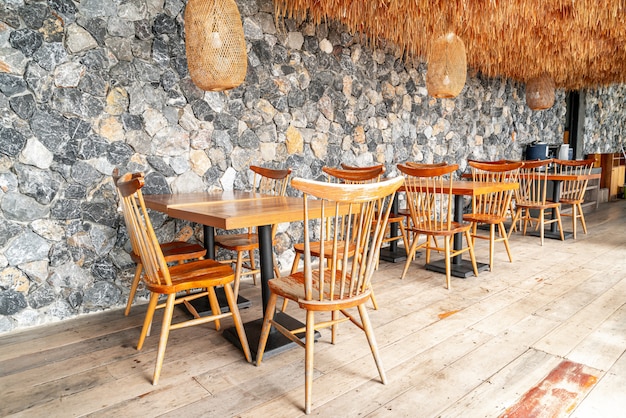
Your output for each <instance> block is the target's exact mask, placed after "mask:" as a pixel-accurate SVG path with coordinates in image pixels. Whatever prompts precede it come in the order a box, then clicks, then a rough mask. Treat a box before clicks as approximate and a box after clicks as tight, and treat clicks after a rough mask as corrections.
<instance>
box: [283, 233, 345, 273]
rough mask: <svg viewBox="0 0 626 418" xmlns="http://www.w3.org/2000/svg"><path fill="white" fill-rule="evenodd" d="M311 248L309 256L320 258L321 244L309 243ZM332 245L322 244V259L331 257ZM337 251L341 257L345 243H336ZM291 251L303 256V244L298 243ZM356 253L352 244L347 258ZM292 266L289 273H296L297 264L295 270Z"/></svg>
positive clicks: (328, 243) (329, 243)
mask: <svg viewBox="0 0 626 418" xmlns="http://www.w3.org/2000/svg"><path fill="white" fill-rule="evenodd" d="M310 246H311V255H312V256H313V257H320V256H321V252H322V243H321V242H319V241H317V242H315V241H314V242H312V243H310ZM332 248H333V246H332V243H331V242H328V241H327V242H325V243H324V258H330V257H332ZM336 248H337V251H339V252H340V256H343V252H344V251H345V250H346V243H345V242H339V243H337V246H336ZM293 249H294V250H295V251H296V252H297V253H300V254H304V243H303V242H298V243H296V244H294V245H293ZM355 251H356V245H355V244H354V243H352V244H350V245H349V246H348V257H352V256H354V253H355ZM293 267H294V266H292V270H291V273H292V274H293V273H295V272H296V271H298V269H297V267H298V266H297V264H296V265H295V267H296V268H295V269H294V268H293Z"/></svg>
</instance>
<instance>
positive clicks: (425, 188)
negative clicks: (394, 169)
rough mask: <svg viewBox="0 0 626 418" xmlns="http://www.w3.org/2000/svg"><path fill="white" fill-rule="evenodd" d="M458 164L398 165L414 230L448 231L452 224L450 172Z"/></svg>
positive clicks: (455, 168)
mask: <svg viewBox="0 0 626 418" xmlns="http://www.w3.org/2000/svg"><path fill="white" fill-rule="evenodd" d="M458 168H459V166H458V165H457V164H451V165H445V166H438V165H433V166H430V167H410V166H408V165H407V164H398V170H400V172H402V173H403V174H404V189H405V192H406V200H407V206H408V207H409V212H410V214H411V221H412V222H413V226H414V228H415V229H420V230H423V231H433V232H436V231H449V230H450V229H451V225H452V173H453V172H454V171H456V170H457V169H458Z"/></svg>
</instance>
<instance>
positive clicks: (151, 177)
mask: <svg viewBox="0 0 626 418" xmlns="http://www.w3.org/2000/svg"><path fill="white" fill-rule="evenodd" d="M142 190H143V192H144V193H145V194H167V193H172V191H171V190H170V186H169V185H168V184H167V180H166V179H165V177H163V175H162V174H160V173H155V172H152V173H149V174H148V175H147V176H146V185H145V186H144V187H143V189H142Z"/></svg>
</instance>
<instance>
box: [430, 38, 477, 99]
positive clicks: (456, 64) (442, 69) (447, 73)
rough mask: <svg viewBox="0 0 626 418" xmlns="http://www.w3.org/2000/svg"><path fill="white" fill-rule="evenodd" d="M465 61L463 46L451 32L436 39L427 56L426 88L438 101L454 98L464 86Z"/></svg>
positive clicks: (461, 41) (460, 40) (465, 74)
mask: <svg viewBox="0 0 626 418" xmlns="http://www.w3.org/2000/svg"><path fill="white" fill-rule="evenodd" d="M466 77H467V59H466V56H465V44H463V40H462V39H461V38H459V37H458V36H457V35H456V34H454V33H453V32H450V33H448V34H446V35H443V36H440V37H439V38H437V39H436V40H435V41H434V42H433V44H432V45H431V50H430V53H429V54H428V71H427V72H426V88H427V89H428V94H429V95H431V96H432V97H435V98H438V99H450V98H453V97H456V96H458V95H459V93H461V90H463V86H465V78H466Z"/></svg>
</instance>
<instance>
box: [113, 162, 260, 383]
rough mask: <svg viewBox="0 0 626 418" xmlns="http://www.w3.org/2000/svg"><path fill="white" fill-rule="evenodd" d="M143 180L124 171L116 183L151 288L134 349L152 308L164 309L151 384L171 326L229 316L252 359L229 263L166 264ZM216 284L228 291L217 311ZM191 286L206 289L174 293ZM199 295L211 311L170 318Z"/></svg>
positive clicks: (143, 335)
mask: <svg viewBox="0 0 626 418" xmlns="http://www.w3.org/2000/svg"><path fill="white" fill-rule="evenodd" d="M143 185H144V177H143V175H141V174H134V175H131V174H126V175H124V176H121V177H120V178H119V179H118V180H117V183H116V186H117V191H118V195H119V196H120V204H121V207H122V210H123V212H124V221H125V223H126V228H127V229H128V234H129V238H130V239H131V241H132V242H133V248H136V249H137V251H138V255H139V256H140V259H141V262H142V264H143V266H144V269H145V274H144V275H143V280H144V282H145V284H146V288H147V289H148V290H149V291H150V302H149V303H148V309H147V311H146V317H145V319H144V323H143V327H142V329H141V335H140V336H139V342H138V343H137V350H141V349H142V347H143V344H144V341H145V339H146V336H147V334H148V330H149V329H150V327H151V325H152V319H153V317H154V312H155V311H156V309H160V308H163V310H164V311H163V322H162V325H161V336H160V338H159V346H158V349H157V359H156V362H155V367H154V374H153V377H152V383H153V384H154V385H156V384H157V383H158V381H159V377H160V375H161V368H162V366H163V360H164V358H165V348H166V346H167V340H168V338H169V333H170V330H173V329H178V328H183V327H188V326H192V325H199V324H204V323H207V322H214V323H215V327H216V329H219V328H220V320H221V319H223V318H227V317H230V318H232V319H233V322H234V323H235V329H236V330H237V334H238V336H239V341H240V343H241V347H242V349H243V352H244V355H245V357H246V360H247V361H248V362H249V361H250V360H251V356H250V348H249V346H248V340H247V338H246V334H245V330H244V328H243V322H242V321H241V317H240V316H239V309H238V307H237V302H236V298H235V294H234V292H233V289H232V287H231V283H232V282H233V281H234V280H235V274H234V272H233V270H232V268H231V267H230V266H228V265H225V264H221V263H218V262H217V261H215V260H198V261H190V262H187V263H180V264H175V265H173V266H169V265H168V263H167V261H166V260H165V257H164V255H163V251H162V250H161V246H160V245H159V242H158V240H157V238H156V234H155V233H154V230H153V229H152V223H151V222H150V217H149V216H148V211H147V209H146V206H145V203H144V200H143V195H142V193H141V188H142V187H143ZM218 286H220V287H223V289H224V293H225V295H226V300H227V303H228V308H229V311H228V312H225V313H222V312H221V309H220V306H219V302H218V300H217V297H216V294H215V288H216V287H218ZM191 289H206V291H204V292H199V293H194V294H186V295H184V296H179V297H177V294H178V293H180V292H186V291H188V290H191ZM161 295H167V299H166V301H165V303H161V304H159V297H160V296H161ZM199 297H208V299H209V304H210V306H211V313H212V314H211V315H206V316H203V317H200V316H198V314H197V312H193V313H194V318H192V319H189V320H184V321H181V322H177V323H172V317H173V314H174V306H175V305H177V304H180V303H185V304H187V303H188V301H189V300H192V299H197V298H199Z"/></svg>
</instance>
